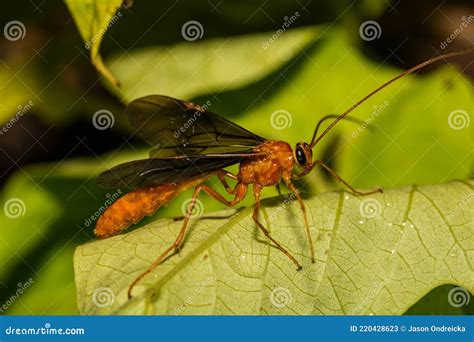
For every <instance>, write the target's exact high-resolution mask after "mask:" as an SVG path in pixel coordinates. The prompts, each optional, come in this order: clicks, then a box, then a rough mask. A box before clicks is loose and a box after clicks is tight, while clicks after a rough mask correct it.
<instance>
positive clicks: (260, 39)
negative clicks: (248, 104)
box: [107, 26, 321, 102]
mask: <svg viewBox="0 0 474 342" xmlns="http://www.w3.org/2000/svg"><path fill="white" fill-rule="evenodd" d="M196 29H197V30H199V27H197V26H196ZM201 29H202V27H201ZM320 30H321V29H320V28H316V27H305V28H298V29H293V30H288V31H285V32H284V33H283V34H281V35H280V34H279V35H278V37H277V36H276V32H267V33H258V34H250V35H245V36H237V37H230V38H214V39H208V40H203V41H197V42H189V41H184V42H182V43H178V44H175V45H172V46H166V47H152V48H144V49H139V50H134V51H133V52H131V53H128V52H127V53H125V54H124V53H121V54H119V55H116V56H114V57H112V58H111V59H110V60H108V61H107V64H108V65H110V70H111V71H112V72H113V73H114V74H116V75H120V76H119V78H120V83H121V85H122V86H121V87H120V89H112V90H113V91H115V92H116V93H117V95H118V96H119V97H120V98H121V99H123V100H124V102H130V101H132V100H134V99H136V98H138V97H141V96H145V95H149V94H166V95H172V96H174V97H176V98H185V99H189V98H192V97H195V96H199V95H205V94H209V93H212V92H224V91H229V90H233V89H238V88H240V87H242V86H245V85H247V84H250V83H252V82H255V81H258V80H260V79H261V78H263V77H265V76H267V75H268V74H270V73H272V72H274V71H275V70H277V69H278V68H280V67H282V66H283V65H284V64H285V63H287V62H288V60H290V59H292V58H294V57H295V56H296V55H298V54H299V53H300V52H301V50H302V49H303V48H304V47H305V46H306V45H308V43H310V42H311V41H313V40H314V38H315V37H316V35H317V33H318V32H319V31H320ZM272 37H273V38H272ZM275 37H277V38H276V39H275Z"/></svg>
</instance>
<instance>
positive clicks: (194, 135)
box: [127, 95, 266, 158]
mask: <svg viewBox="0 0 474 342" xmlns="http://www.w3.org/2000/svg"><path fill="white" fill-rule="evenodd" d="M127 115H128V119H129V121H130V124H131V125H132V128H133V130H134V133H136V134H138V135H139V136H140V137H141V138H142V139H143V140H144V141H146V142H147V143H149V144H150V145H152V146H153V147H155V149H154V150H152V151H151V152H150V157H152V158H160V157H172V156H190V155H195V154H218V153H238V152H244V151H248V150H249V149H250V148H252V147H255V146H257V145H258V144H260V143H261V142H263V141H265V140H266V139H264V138H262V137H260V136H258V135H256V134H254V133H252V132H250V131H248V130H246V129H245V128H243V127H240V126H239V125H236V124H235V123H233V122H230V121H228V120H226V119H224V118H222V117H220V116H219V115H216V114H214V113H212V112H209V111H208V110H207V107H206V106H202V107H201V106H198V105H195V104H193V103H190V102H185V101H182V100H177V99H174V98H171V97H167V96H161V95H151V96H146V97H142V98H139V99H137V100H135V101H133V102H131V103H130V104H129V105H128V107H127Z"/></svg>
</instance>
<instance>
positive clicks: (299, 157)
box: [295, 145, 307, 166]
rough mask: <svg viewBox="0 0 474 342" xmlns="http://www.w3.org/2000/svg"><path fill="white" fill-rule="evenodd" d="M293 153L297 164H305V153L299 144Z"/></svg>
mask: <svg viewBox="0 0 474 342" xmlns="http://www.w3.org/2000/svg"><path fill="white" fill-rule="evenodd" d="M295 154H296V161H297V162H298V164H299V165H301V166H305V165H306V161H307V160H306V154H305V153H304V150H303V148H302V147H301V146H300V145H297V146H296V150H295Z"/></svg>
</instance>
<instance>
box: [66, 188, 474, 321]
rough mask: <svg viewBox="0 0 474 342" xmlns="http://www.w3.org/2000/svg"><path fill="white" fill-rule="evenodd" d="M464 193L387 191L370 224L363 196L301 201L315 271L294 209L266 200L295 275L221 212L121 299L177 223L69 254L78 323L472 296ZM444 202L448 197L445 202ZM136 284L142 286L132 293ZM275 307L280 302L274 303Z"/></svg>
mask: <svg viewBox="0 0 474 342" xmlns="http://www.w3.org/2000/svg"><path fill="white" fill-rule="evenodd" d="M472 186H473V182H472V181H470V182H464V183H461V182H453V183H450V184H447V185H438V186H422V187H411V188H402V189H395V190H388V191H387V192H386V193H385V194H383V195H377V196H373V197H371V198H372V199H373V200H375V201H378V203H379V204H380V206H381V207H380V208H379V209H378V210H380V213H379V214H380V215H379V216H376V217H373V218H364V217H361V215H362V214H361V210H362V209H360V208H361V203H363V201H364V199H362V198H357V197H353V196H351V195H348V194H347V193H344V192H341V193H328V194H323V195H320V196H316V197H312V198H310V199H308V200H307V201H306V204H307V207H308V211H309V213H311V214H310V215H311V221H312V222H314V223H315V225H316V227H317V230H316V229H315V228H314V227H312V233H313V234H314V235H313V236H314V237H316V238H315V239H314V240H315V249H316V251H317V257H316V259H317V262H316V264H314V265H312V264H311V263H310V261H309V253H308V248H307V247H308V246H307V244H306V241H305V238H304V230H303V227H302V221H301V219H300V218H299V216H298V215H299V212H298V206H297V203H292V204H291V205H290V206H288V207H287V206H286V205H283V207H282V204H281V202H278V201H281V199H280V200H278V199H272V200H270V201H266V205H264V207H265V209H264V212H265V214H264V215H262V217H263V218H264V220H265V222H266V224H267V225H268V224H269V223H268V220H270V222H271V223H270V226H269V228H270V229H271V231H272V233H273V236H274V237H275V239H277V240H279V241H282V242H284V243H285V246H286V247H288V248H289V249H290V251H292V253H293V254H295V256H296V257H297V258H298V259H299V260H302V262H303V266H304V269H303V271H301V272H297V271H296V270H295V269H294V266H293V265H292V264H291V263H290V262H289V261H288V260H287V259H286V257H285V256H284V255H283V254H282V253H281V252H279V251H278V250H276V249H275V248H273V247H270V246H269V245H268V244H267V243H265V240H264V239H263V238H262V236H261V235H260V234H259V235H258V238H256V236H255V231H256V228H255V226H254V225H253V222H252V220H251V218H250V212H251V208H246V209H243V210H241V211H238V212H237V213H235V214H234V215H233V216H231V217H230V218H229V219H223V218H222V216H223V215H224V216H225V215H228V213H226V212H220V213H218V214H216V215H217V216H218V217H220V218H215V217H214V216H215V215H213V217H211V218H202V219H199V220H197V222H195V223H194V224H193V225H194V227H193V228H192V231H191V233H190V235H189V237H188V239H187V242H186V244H185V246H184V248H183V250H182V251H181V254H180V255H175V256H173V257H172V258H170V259H169V260H168V261H167V262H166V263H165V264H163V265H161V266H160V267H158V269H157V270H156V271H155V272H154V273H153V275H151V276H149V277H147V279H145V281H144V282H143V283H142V284H141V286H139V287H137V288H135V292H134V293H135V295H136V297H135V298H134V299H132V301H130V302H126V299H125V292H126V290H127V287H128V284H129V283H130V282H131V280H133V278H134V277H135V276H136V275H137V273H138V272H140V271H143V270H144V268H145V267H147V265H149V263H150V262H151V261H152V260H153V259H154V258H155V257H156V256H157V255H159V253H160V250H162V249H164V248H165V247H166V246H167V244H165V243H163V240H165V241H166V242H167V243H170V242H171V240H173V237H174V236H176V234H177V230H178V229H179V228H180V222H174V221H166V220H159V221H157V222H154V223H152V224H150V225H148V226H146V227H144V228H142V229H139V230H136V231H133V232H131V233H128V234H126V235H121V236H117V237H114V238H112V239H107V240H101V241H97V242H92V243H89V244H86V245H83V246H80V247H78V249H77V250H76V253H75V268H76V284H77V288H78V303H79V308H80V310H81V312H82V313H86V314H98V313H112V312H114V313H141V314H143V313H149V314H163V313H167V314H367V313H374V314H401V313H403V312H405V311H406V310H407V309H408V308H409V307H410V306H411V305H413V304H414V303H415V302H416V301H417V300H418V299H419V298H421V297H422V296H423V295H424V294H425V293H427V292H428V291H430V290H431V289H433V288H435V287H436V286H439V285H441V284H444V283H455V284H458V285H460V286H463V287H465V288H466V289H467V290H469V291H471V292H472V291H473V286H474V284H473V281H472V279H474V271H473V268H472V265H470V264H469V256H468V254H469V253H470V252H469V251H470V250H471V249H472V245H473V243H474V242H473V239H472V237H469V235H467V233H468V232H469V229H472V225H473V220H472V217H473V209H472V204H471V205H470V206H469V205H468V204H464V205H463V204H460V203H461V202H459V198H461V199H463V198H464V199H466V198H468V200H467V201H468V202H467V203H469V201H471V200H472V195H470V194H471V193H472ZM446 196H448V197H449V198H453V199H454V198H455V199H458V200H457V201H453V200H450V201H444V199H445V198H446ZM373 203H376V202H373ZM459 206H462V208H461V209H457V208H459ZM282 208H283V209H282ZM401 208H403V209H401ZM454 211H456V212H457V214H456V215H450V213H451V212H454ZM437 212H438V214H437V215H436V213H437ZM295 215H296V216H295ZM369 216H370V215H369ZM446 217H447V218H448V219H446ZM359 221H364V223H360V222H359ZM459 222H462V223H461V224H459ZM453 227H456V228H453ZM470 227H471V228H470ZM434 233H436V234H437V235H435V234H434ZM450 235H451V238H450ZM456 240H457V241H458V243H457V245H456V244H455V243H454V241H456ZM423 245H425V246H423ZM133 246H135V247H133ZM456 246H457V247H456ZM107 251H108V252H107ZM134 253H137V255H138V256H135V255H134ZM206 255H207V256H206ZM109 266H113V267H112V268H113V270H112V268H109ZM123 268H125V270H126V271H125V274H124V273H123V272H124V271H123ZM99 284H100V286H101V287H104V286H106V287H110V288H111V289H112V291H113V293H114V303H113V304H112V305H108V306H106V307H100V308H99V307H97V306H96V305H95V304H94V303H93V302H92V299H91V298H92V294H93V293H94V291H95V290H96V289H97V288H98V285H99ZM144 284H146V286H151V287H152V289H151V290H148V291H145V292H144V293H143V294H140V293H142V291H143V290H144V288H145V287H146V286H145V285H144ZM278 291H280V292H278ZM288 293H289V295H288ZM285 296H286V297H285ZM278 298H280V300H281V299H283V300H287V301H289V302H288V303H286V304H285V305H283V306H279V305H280V304H281V303H280V302H278ZM285 298H286V299H285ZM288 298H290V299H288ZM387 303H388V304H389V305H387Z"/></svg>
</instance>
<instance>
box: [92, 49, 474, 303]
mask: <svg viewBox="0 0 474 342" xmlns="http://www.w3.org/2000/svg"><path fill="white" fill-rule="evenodd" d="M473 51H474V48H472V49H469V50H464V51H458V52H452V53H447V54H445V55H440V56H437V57H434V58H431V59H429V60H427V61H425V62H423V63H421V64H418V65H416V66H414V67H412V68H411V69H408V70H406V71H404V72H402V73H401V74H399V75H398V76H396V77H394V78H392V79H390V80H388V81H387V82H385V83H383V84H382V85H380V86H379V87H377V88H376V89H375V90H373V91H372V92H370V93H369V94H367V95H366V96H365V97H363V98H362V99H361V100H359V101H358V102H356V103H355V104H354V105H352V106H351V107H350V108H348V109H347V110H346V111H345V112H343V113H342V114H340V115H328V116H325V117H323V118H322V119H321V120H320V121H319V122H318V124H317V125H316V127H315V130H314V133H313V135H312V137H311V140H310V143H306V142H298V143H297V144H296V146H295V148H294V149H293V148H291V146H290V144H288V143H287V142H285V141H278V140H267V139H265V138H262V137H260V136H259V135H256V134H254V133H252V132H250V131H248V130H246V129H245V128H243V127H241V126H239V125H237V124H235V123H233V122H231V121H229V120H226V119H224V118H222V117H220V116H219V115H216V114H214V113H212V112H210V111H208V108H207V107H206V106H199V105H196V104H193V103H191V102H186V101H182V100H178V99H174V98H171V97H167V96H161V95H151V96H145V97H142V98H139V99H136V100H134V101H133V102H131V103H130V104H129V105H128V106H127V108H126V113H127V116H128V119H129V121H130V124H131V126H132V128H133V130H134V132H137V133H138V135H139V136H140V137H141V138H142V139H143V140H144V141H145V142H147V143H149V144H150V145H152V146H154V147H155V148H154V149H153V150H152V151H151V152H150V158H148V159H143V160H136V161H131V162H127V163H124V164H120V165H117V166H115V167H113V168H112V169H110V170H107V171H105V172H103V173H101V174H100V175H99V176H98V178H97V183H98V184H99V185H100V186H103V187H107V188H119V187H126V188H131V189H132V191H131V192H129V193H127V194H126V195H124V196H123V197H121V198H119V199H118V200H116V201H115V202H114V203H113V204H112V205H111V206H109V207H108V208H107V210H106V211H105V212H104V213H103V214H102V215H101V216H100V218H99V219H98V221H97V224H96V227H95V230H94V233H95V235H96V236H97V237H99V238H106V237H109V236H112V235H115V234H118V233H120V232H122V231H123V230H125V229H126V228H128V227H129V226H130V225H132V224H135V223H137V222H138V221H140V220H141V219H142V218H143V217H145V216H149V215H152V214H153V213H154V212H155V211H156V210H157V209H158V208H159V207H160V206H162V205H164V204H166V203H167V202H169V201H171V200H172V199H173V198H174V197H175V196H176V195H177V194H178V193H180V192H181V191H184V190H186V189H190V188H194V193H193V195H192V199H191V201H190V203H189V206H188V208H187V212H186V215H185V216H184V220H183V225H182V228H181V230H180V232H179V234H178V236H177V237H176V240H175V241H174V243H173V244H172V245H170V246H169V247H168V248H167V249H166V250H165V251H164V252H163V253H162V254H161V255H159V256H158V258H157V259H156V260H155V261H154V262H153V263H152V264H151V265H150V266H149V268H148V269H147V270H146V271H144V272H143V273H141V274H140V275H139V276H138V277H136V278H135V280H134V281H133V282H132V283H131V284H130V286H129V288H128V297H129V298H131V296H132V290H133V288H134V286H135V285H136V284H137V283H138V282H139V281H140V280H141V279H142V278H143V277H145V276H146V275H147V274H149V273H150V272H152V271H153V270H154V269H155V268H156V267H157V266H158V265H159V264H160V263H162V262H163V261H164V260H165V259H166V258H167V257H168V256H170V255H171V254H172V253H173V252H177V251H178V250H179V249H180V248H181V247H182V245H183V241H184V238H185V236H186V232H187V228H188V225H189V220H190V217H191V214H192V213H193V211H194V206H195V203H196V199H197V197H198V195H199V193H200V192H201V191H203V192H205V193H207V194H208V195H209V196H211V197H213V198H214V199H216V200H217V201H219V202H221V203H223V204H225V205H227V206H233V205H236V204H238V203H239V202H241V201H242V200H243V199H244V197H245V196H246V194H247V190H248V187H249V185H251V184H252V185H253V195H254V198H255V207H254V210H253V215H252V218H253V220H254V221H255V223H256V225H257V227H258V228H259V229H260V230H261V231H262V232H263V234H264V235H265V236H266V237H267V238H268V239H269V240H270V241H271V242H272V243H273V244H274V246H275V247H276V248H278V249H279V250H281V251H282V252H283V253H284V254H285V255H286V256H287V257H288V258H289V259H290V260H291V261H292V262H293V263H294V264H295V266H296V268H297V270H301V269H302V266H301V264H300V263H299V262H298V260H297V259H296V258H295V257H294V256H293V255H292V254H291V253H290V252H289V251H288V250H287V249H286V248H285V247H284V246H282V245H281V244H280V243H279V242H278V241H276V240H275V239H273V237H272V236H271V235H270V232H269V231H268V230H267V228H265V226H264V225H263V224H262V223H261V222H260V221H259V218H258V216H259V210H260V194H261V191H262V189H263V188H264V187H267V186H278V185H279V184H280V182H282V181H283V182H284V183H285V184H286V186H287V187H288V189H289V190H290V191H292V192H293V193H294V194H295V196H296V199H297V200H298V202H299V204H300V207H301V210H302V212H303V218H304V226H305V230H306V235H307V239H308V243H309V246H310V253H311V254H310V255H311V259H312V262H313V263H314V248H313V243H312V239H311V234H310V229H309V225H308V218H307V215H306V210H305V205H304V202H303V200H302V198H301V196H300V194H299V192H298V190H297V188H296V187H295V185H294V184H293V180H294V179H298V178H301V177H303V176H305V175H306V174H308V173H309V172H310V171H311V170H312V169H313V168H314V167H315V166H320V167H322V168H324V169H326V170H327V171H328V172H329V173H330V174H331V175H332V176H334V177H335V178H336V179H337V180H338V181H339V182H341V183H342V184H344V185H345V186H346V187H347V188H348V189H349V190H350V191H351V192H352V193H354V194H356V195H367V194H373V193H375V192H381V189H377V190H374V191H368V192H361V191H358V190H356V189H354V188H353V187H352V186H351V185H350V184H349V183H347V182H346V181H344V180H343V179H342V178H341V177H339V176H338V175H337V174H336V173H335V172H334V171H333V170H332V169H331V168H330V167H329V166H328V165H326V164H325V163H324V162H323V161H322V160H313V149H314V147H315V146H316V145H317V144H318V142H319V141H320V140H321V139H322V138H323V137H324V136H326V134H327V133H328V132H329V131H330V130H331V129H332V128H333V127H334V126H335V125H336V124H337V123H338V122H339V121H340V120H342V119H344V118H346V116H347V115H348V114H349V113H350V112H352V111H353V110H354V109H355V108H357V107H358V106H360V105H361V104H362V103H363V102H365V101H366V100H367V99H368V98H370V97H371V96H373V95H374V94H376V93H378V92H379V91H380V90H382V89H383V88H385V87H387V86H388V85H390V84H391V83H393V82H395V81H396V80H398V79H400V78H402V77H403V76H406V75H408V74H411V73H413V72H415V71H417V70H419V69H421V68H423V67H425V66H427V65H429V64H432V63H434V62H437V61H440V60H444V59H447V58H451V57H454V56H459V55H463V54H466V53H469V52H473ZM328 119H334V120H333V121H332V122H331V123H330V124H329V125H328V127H327V128H326V129H325V130H324V131H323V132H322V133H321V134H320V135H319V136H318V130H319V128H320V126H321V124H322V123H323V122H324V121H326V120H328ZM346 119H350V118H346ZM352 120H354V119H352ZM234 164H239V171H238V173H237V174H236V175H235V174H232V173H230V172H229V171H226V170H225V168H226V167H229V166H231V165H234ZM214 176H215V177H217V178H218V180H219V181H220V182H221V183H222V185H223V186H224V189H225V190H226V192H227V193H228V194H229V195H233V196H234V198H233V199H232V200H227V199H226V198H225V197H224V196H222V195H221V194H220V193H219V192H217V191H216V190H215V189H213V188H212V187H210V186H208V185H206V184H204V182H205V181H206V180H208V179H209V178H211V177H214ZM227 179H233V180H235V181H236V182H237V183H236V185H235V187H231V186H230V185H229V184H228V182H227Z"/></svg>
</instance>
